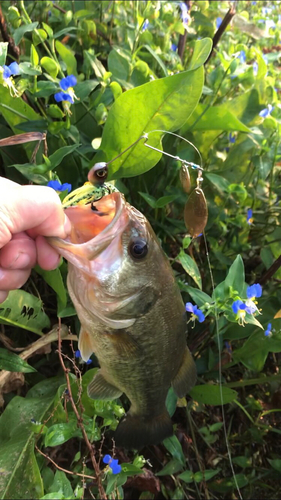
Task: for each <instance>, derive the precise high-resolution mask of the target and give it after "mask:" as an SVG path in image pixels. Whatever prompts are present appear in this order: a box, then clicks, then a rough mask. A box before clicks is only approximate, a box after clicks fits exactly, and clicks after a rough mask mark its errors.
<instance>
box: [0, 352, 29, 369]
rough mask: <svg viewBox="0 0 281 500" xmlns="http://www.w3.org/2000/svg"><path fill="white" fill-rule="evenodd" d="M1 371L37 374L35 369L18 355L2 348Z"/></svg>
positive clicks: (0, 356) (0, 357) (0, 353)
mask: <svg viewBox="0 0 281 500" xmlns="http://www.w3.org/2000/svg"><path fill="white" fill-rule="evenodd" d="M0 370H7V371H9V372H24V373H30V372H36V370H35V368H33V367H32V366H30V365H29V364H28V363H27V362H26V361H24V360H23V359H21V358H20V357H19V356H17V354H15V353H14V352H10V351H7V349H2V348H0Z"/></svg>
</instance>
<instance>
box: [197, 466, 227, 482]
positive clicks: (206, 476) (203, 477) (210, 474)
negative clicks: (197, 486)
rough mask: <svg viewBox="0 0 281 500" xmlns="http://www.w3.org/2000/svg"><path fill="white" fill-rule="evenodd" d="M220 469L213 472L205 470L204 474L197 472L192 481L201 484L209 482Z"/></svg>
mask: <svg viewBox="0 0 281 500" xmlns="http://www.w3.org/2000/svg"><path fill="white" fill-rule="evenodd" d="M220 470H221V469H215V470H205V471H204V472H201V471H198V472H195V474H194V481H195V482H196V483H201V481H209V479H212V477H214V476H216V475H217V474H218V473H219V472H220Z"/></svg>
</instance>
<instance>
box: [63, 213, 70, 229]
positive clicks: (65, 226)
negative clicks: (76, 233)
mask: <svg viewBox="0 0 281 500" xmlns="http://www.w3.org/2000/svg"><path fill="white" fill-rule="evenodd" d="M63 228H64V230H65V232H66V234H70V232H71V222H70V220H69V218H68V217H67V216H66V215H65V214H64V226H63Z"/></svg>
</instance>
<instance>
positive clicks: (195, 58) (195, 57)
mask: <svg viewBox="0 0 281 500" xmlns="http://www.w3.org/2000/svg"><path fill="white" fill-rule="evenodd" d="M212 46H213V41H212V39H211V38H202V40H196V41H195V43H194V49H193V54H192V58H191V60H190V61H189V63H188V66H187V69H188V70H191V69H197V68H199V66H201V65H202V64H204V62H205V61H206V60H207V58H208V56H209V54H210V52H211V50H212Z"/></svg>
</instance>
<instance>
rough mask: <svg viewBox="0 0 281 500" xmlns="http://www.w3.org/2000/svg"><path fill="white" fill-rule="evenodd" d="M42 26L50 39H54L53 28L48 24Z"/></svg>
mask: <svg viewBox="0 0 281 500" xmlns="http://www.w3.org/2000/svg"><path fill="white" fill-rule="evenodd" d="M42 26H43V28H44V30H45V31H46V32H47V33H48V36H49V37H50V38H52V36H53V30H52V28H51V26H49V25H48V24H46V23H42Z"/></svg>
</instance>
